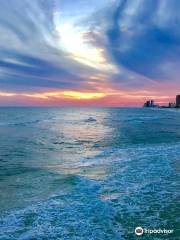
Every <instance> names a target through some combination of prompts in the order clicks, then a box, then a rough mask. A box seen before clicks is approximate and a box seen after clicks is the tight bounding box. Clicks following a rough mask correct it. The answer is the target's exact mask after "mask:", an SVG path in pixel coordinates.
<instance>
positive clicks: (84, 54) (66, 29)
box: [56, 23, 116, 72]
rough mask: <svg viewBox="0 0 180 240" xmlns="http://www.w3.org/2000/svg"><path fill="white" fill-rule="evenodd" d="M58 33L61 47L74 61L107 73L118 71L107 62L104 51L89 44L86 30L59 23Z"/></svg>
mask: <svg viewBox="0 0 180 240" xmlns="http://www.w3.org/2000/svg"><path fill="white" fill-rule="evenodd" d="M56 31H57V33H58V35H59V43H60V47H61V48H64V50H65V51H66V52H68V53H69V56H70V57H71V58H72V59H74V60H76V61H78V62H80V63H83V64H85V65H88V66H90V67H93V68H97V69H98V68H99V69H101V70H102V69H103V70H104V71H106V72H107V71H112V70H113V71H116V68H115V66H113V65H111V64H110V63H108V62H107V59H106V57H105V54H104V50H103V49H102V48H99V47H95V46H93V45H92V44H90V43H88V39H87V36H86V38H85V30H84V29H80V28H77V27H75V26H73V24H70V23H65V24H60V23H58V25H57V26H56Z"/></svg>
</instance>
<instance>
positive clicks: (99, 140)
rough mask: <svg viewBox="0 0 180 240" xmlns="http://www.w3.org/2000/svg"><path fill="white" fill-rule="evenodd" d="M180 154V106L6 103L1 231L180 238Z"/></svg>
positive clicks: (1, 111)
mask: <svg viewBox="0 0 180 240" xmlns="http://www.w3.org/2000/svg"><path fill="white" fill-rule="evenodd" d="M179 161H180V111H178V110H177V111H176V110H172V111H170V110H163V109H145V108H144V109H143V108H142V109H141V108H79V109H78V108H20V107H18V108H0V239H2V240H10V239H13V240H14V239H22V240H30V239H37V240H41V239H43V240H44V239H50V240H51V239H54V240H55V239H63V240H64V239H65V240H80V239H81V240H82V239H83V240H96V239H98V240H119V239H136V235H135V233H134V230H135V228H136V227H137V226H141V227H143V228H148V229H159V228H161V229H173V230H174V233H173V234H171V235H168V236H167V235H165V236H164V235H162V234H159V235H157V234H154V235H153V236H152V235H150V234H147V235H146V236H145V235H144V236H142V237H141V239H161V238H162V239H164V238H165V239H178V236H179V235H178V234H179V233H178V229H179V225H178V223H179V222H180V221H179V218H178V216H179V215H178V214H179V212H178V211H179V198H178V197H179V190H178V189H179V188H178V183H179V178H178V176H179V175H178V174H179V166H180V165H179ZM143 237H144V238H143Z"/></svg>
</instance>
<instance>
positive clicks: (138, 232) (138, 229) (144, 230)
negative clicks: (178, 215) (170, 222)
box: [135, 227, 174, 236]
mask: <svg viewBox="0 0 180 240" xmlns="http://www.w3.org/2000/svg"><path fill="white" fill-rule="evenodd" d="M173 232H174V230H173V229H160V228H159V229H148V228H142V227H136V228H135V234H136V235H138V236H140V235H142V234H143V233H144V234H145V233H147V234H166V235H167V234H171V233H173Z"/></svg>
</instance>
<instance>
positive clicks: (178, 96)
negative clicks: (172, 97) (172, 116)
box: [176, 95, 180, 108]
mask: <svg viewBox="0 0 180 240" xmlns="http://www.w3.org/2000/svg"><path fill="white" fill-rule="evenodd" d="M176 107H178V108H180V95H177V96H176Z"/></svg>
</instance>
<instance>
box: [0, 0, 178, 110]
mask: <svg viewBox="0 0 180 240" xmlns="http://www.w3.org/2000/svg"><path fill="white" fill-rule="evenodd" d="M179 13H180V1H178V0H159V1H158V0H0V105H1V106H22V105H24V106H32V105H35V106H39V105H42V106H141V105H142V104H143V102H144V101H145V100H147V99H149V98H150V99H155V100H156V101H157V102H158V103H160V104H163V103H168V102H169V101H175V100H174V99H175V95H176V94H178V93H179V94H180V27H179V26H180V14H179Z"/></svg>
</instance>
